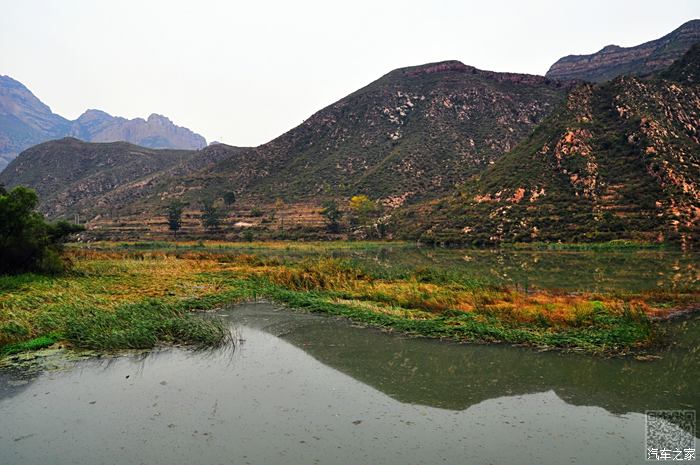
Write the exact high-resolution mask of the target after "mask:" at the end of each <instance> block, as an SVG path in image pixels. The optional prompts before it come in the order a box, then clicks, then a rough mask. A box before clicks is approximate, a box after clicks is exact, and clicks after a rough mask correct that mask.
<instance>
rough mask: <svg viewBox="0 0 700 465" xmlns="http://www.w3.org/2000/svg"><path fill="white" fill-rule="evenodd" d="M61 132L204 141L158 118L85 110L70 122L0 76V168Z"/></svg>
mask: <svg viewBox="0 0 700 465" xmlns="http://www.w3.org/2000/svg"><path fill="white" fill-rule="evenodd" d="M66 136H73V137H78V138H80V139H82V140H86V141H94V142H112V141H127V142H132V143H135V144H139V145H142V146H144V147H150V148H171V149H175V148H177V149H199V148H202V147H205V146H206V145H207V144H206V140H205V139H204V138H203V137H202V136H200V135H199V134H195V133H194V132H192V131H190V130H189V129H187V128H183V127H179V126H175V125H174V124H173V123H172V122H171V121H170V120H169V119H167V118H166V117H164V116H160V115H156V114H152V115H151V116H149V117H148V120H144V119H141V118H135V119H132V120H127V119H124V118H119V117H114V116H111V115H109V114H107V113H105V112H102V111H99V110H88V111H86V112H85V113H84V114H83V115H81V116H80V117H79V118H78V119H77V120H75V121H69V120H67V119H65V118H63V117H62V116H60V115H57V114H55V113H53V112H52V111H51V109H50V108H49V107H48V106H46V105H45V104H44V103H42V102H41V100H39V99H38V98H37V97H36V96H35V95H34V94H32V93H31V92H30V91H29V89H27V88H26V87H25V86H24V85H22V84H21V83H20V82H18V81H16V80H14V79H12V78H11V77H9V76H0V171H2V170H3V169H4V168H5V166H7V164H8V163H9V162H10V161H12V160H13V159H14V158H15V157H16V156H17V154H18V153H19V152H21V151H22V150H24V149H26V148H29V147H31V146H32V145H36V144H39V143H41V142H45V141H47V140H52V139H59V138H62V137H66Z"/></svg>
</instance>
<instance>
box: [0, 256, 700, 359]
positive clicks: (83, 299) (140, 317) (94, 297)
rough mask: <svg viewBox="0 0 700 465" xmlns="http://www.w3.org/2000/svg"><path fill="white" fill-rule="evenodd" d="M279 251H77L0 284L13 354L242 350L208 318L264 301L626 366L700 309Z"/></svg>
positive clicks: (0, 329)
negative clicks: (49, 348) (57, 348)
mask: <svg viewBox="0 0 700 465" xmlns="http://www.w3.org/2000/svg"><path fill="white" fill-rule="evenodd" d="M178 247H179V245H178ZM275 247H276V249H275V250H278V251H282V253H281V254H279V255H275V254H272V255H269V256H266V255H264V254H263V255H252V254H251V253H250V251H249V250H247V249H236V250H233V251H231V250H228V251H226V250H216V249H215V248H213V247H212V244H206V249H192V248H185V249H182V250H181V249H179V248H178V249H175V248H165V247H164V244H160V243H159V244H155V247H154V248H153V249H148V248H147V247H146V243H143V245H140V246H139V248H138V249H133V248H130V249H122V248H121V247H120V246H118V247H117V248H116V249H115V248H113V247H112V248H110V247H104V248H103V250H102V251H95V250H93V249H88V248H84V249H80V248H76V249H72V250H71V252H70V253H71V259H72V260H73V261H74V263H75V267H74V270H73V271H72V272H71V273H68V274H65V275H62V276H51V277H44V276H40V275H32V274H26V275H18V276H12V277H1V278H0V289H2V291H3V292H1V293H0V347H1V348H2V349H0V351H1V354H4V355H7V354H11V353H16V352H18V351H22V350H34V349H36V348H40V347H45V346H46V345H50V344H52V343H53V342H56V341H66V342H68V343H69V344H70V345H72V346H74V347H76V348H88V349H95V350H114V349H122V348H139V349H141V348H151V347H154V346H157V345H160V344H182V345H187V346H192V347H216V346H218V345H221V344H225V343H227V342H229V341H230V339H229V337H230V333H229V330H228V328H227V327H226V325H225V323H224V322H223V321H222V320H220V319H217V318H207V317H202V315H198V314H197V313H198V312H201V311H207V310H215V309H218V308H221V307H223V306H225V305H229V304H232V303H235V302H244V301H255V300H259V299H265V300H270V301H274V302H278V303H280V304H284V305H286V306H289V307H293V308H297V309H302V310H307V311H312V312H317V313H324V314H328V315H334V316H341V317H346V318H350V319H352V320H354V321H357V322H360V323H363V324H366V325H371V326H377V327H382V328H387V329H391V330H395V331H401V332H405V333H409V334H413V335H420V336H426V337H436V338H446V339H452V340H458V341H469V342H485V343H493V342H505V343H515V344H526V345H533V346H539V347H557V348H562V349H575V350H583V351H586V352H592V353H606V354H623V353H629V352H634V351H638V350H646V349H648V348H650V347H651V346H652V345H653V344H654V343H655V342H656V341H658V340H659V334H660V332H659V331H658V324H656V323H653V322H651V321H650V319H649V318H648V316H649V315H661V316H663V315H664V314H666V313H668V312H669V311H670V310H671V309H673V308H676V307H679V306H688V305H691V306H692V305H694V304H695V303H696V302H697V301H698V294H697V290H696V289H694V288H693V287H689V288H682V289H681V288H679V289H676V290H673V291H671V290H657V291H655V292H653V293H639V292H637V293H635V292H600V291H596V292H583V291H577V292H564V291H547V290H543V289H539V288H529V287H528V286H521V287H513V286H507V285H495V284H489V283H488V282H485V281H483V280H481V279H477V278H475V277H474V275H471V274H469V273H465V272H464V270H463V269H460V266H457V265H450V266H448V267H447V268H440V267H438V266H436V264H435V263H433V264H432V265H430V264H426V263H425V262H418V264H415V263H414V264H412V263H410V262H406V263H398V264H397V263H394V260H389V261H388V263H383V262H382V261H381V260H379V259H377V257H380V256H383V254H384V252H383V251H382V249H381V248H372V247H374V244H371V245H369V246H368V247H369V250H370V251H371V253H370V255H368V256H363V255H362V253H360V252H361V244H359V243H358V244H353V247H354V248H353V249H351V254H350V255H348V256H345V255H343V256H344V257H345V258H329V256H328V255H329V250H333V247H334V244H322V245H308V244H304V245H296V244H283V243H279V244H275V245H274V246H273V247H272V248H273V249H274V248H275ZM104 249H108V250H104ZM257 251H258V252H269V250H266V249H263V248H262V247H260V248H258V249H257ZM398 253H400V254H403V255H405V254H406V253H408V249H399V250H398ZM429 253H430V258H431V259H436V258H438V256H436V255H432V252H429ZM547 253H548V254H552V253H555V252H547ZM576 253H580V252H576ZM655 253H656V252H655ZM472 255H473V254H472ZM372 257H374V258H372ZM456 257H457V258H458V259H459V260H462V261H463V259H462V257H463V254H462V253H461V252H460V253H457V255H456ZM494 257H495V258H496V259H497V262H498V263H501V257H500V255H494ZM547 257H549V255H547ZM471 259H472V258H470V260H471ZM421 263H422V264H421ZM500 266H501V268H503V264H501V265H500Z"/></svg>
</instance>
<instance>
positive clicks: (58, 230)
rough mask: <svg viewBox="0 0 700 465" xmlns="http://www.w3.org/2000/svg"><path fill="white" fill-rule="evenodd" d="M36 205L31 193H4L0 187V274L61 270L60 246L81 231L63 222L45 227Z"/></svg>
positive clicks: (23, 190) (21, 189) (20, 189)
mask: <svg viewBox="0 0 700 465" xmlns="http://www.w3.org/2000/svg"><path fill="white" fill-rule="evenodd" d="M38 203H39V199H38V197H37V195H36V193H35V192H34V191H33V190H31V189H27V188H26V187H15V188H14V189H13V190H11V191H9V192H8V191H6V190H5V189H4V188H3V187H1V186H0V274H15V273H23V272H27V271H38V272H43V273H59V272H61V271H63V270H64V269H65V263H64V261H63V260H62V259H61V256H60V251H61V245H62V244H63V242H64V241H65V240H66V239H67V238H68V237H69V236H70V235H71V234H73V233H76V232H78V231H82V230H83V227H82V226H78V225H75V224H70V223H68V222H65V221H60V222H58V223H47V222H46V221H45V220H44V217H43V216H42V215H41V214H40V213H38V212H37V211H36V207H37V205H38Z"/></svg>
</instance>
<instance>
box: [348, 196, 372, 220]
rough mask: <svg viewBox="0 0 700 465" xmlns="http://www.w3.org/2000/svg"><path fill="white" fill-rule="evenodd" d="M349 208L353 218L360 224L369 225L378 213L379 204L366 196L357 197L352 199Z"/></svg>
mask: <svg viewBox="0 0 700 465" xmlns="http://www.w3.org/2000/svg"><path fill="white" fill-rule="evenodd" d="M348 207H349V208H350V211H351V212H352V214H353V218H354V220H355V221H356V222H358V223H359V224H362V225H364V224H367V222H369V219H370V218H371V216H372V215H373V214H374V213H376V211H377V204H376V203H375V202H373V201H372V200H370V199H369V197H367V196H366V195H364V194H361V195H355V196H353V197H352V198H351V199H350V202H349V203H348Z"/></svg>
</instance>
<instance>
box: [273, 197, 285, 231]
mask: <svg viewBox="0 0 700 465" xmlns="http://www.w3.org/2000/svg"><path fill="white" fill-rule="evenodd" d="M283 208H284V200H282V199H281V198H280V197H277V199H276V200H275V216H277V215H278V214H279V211H280V210H282V209H283ZM280 224H281V226H280V229H284V218H280Z"/></svg>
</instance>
